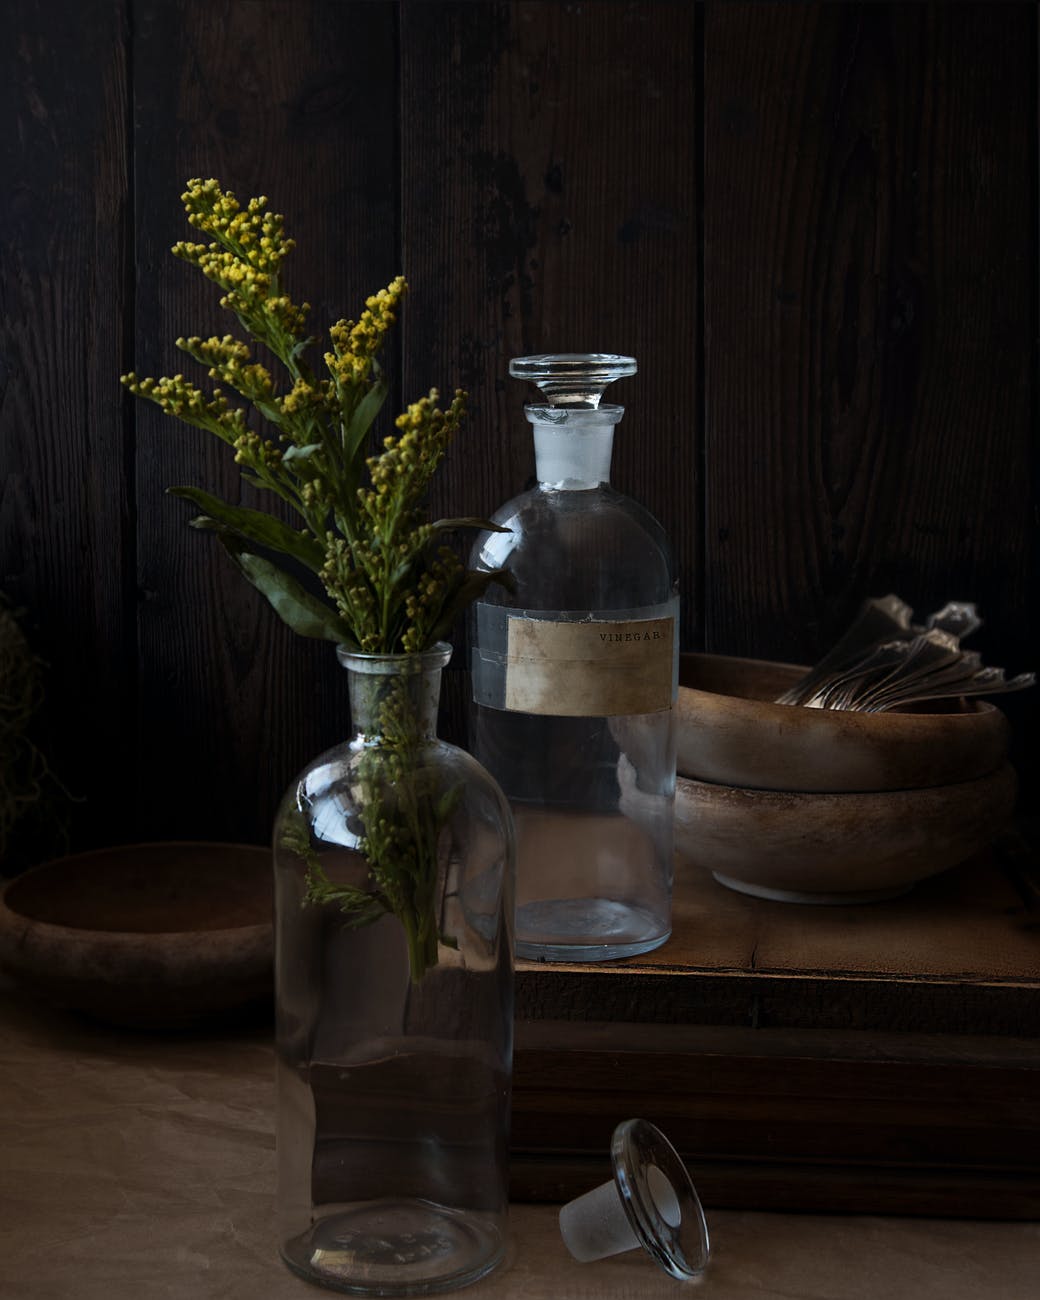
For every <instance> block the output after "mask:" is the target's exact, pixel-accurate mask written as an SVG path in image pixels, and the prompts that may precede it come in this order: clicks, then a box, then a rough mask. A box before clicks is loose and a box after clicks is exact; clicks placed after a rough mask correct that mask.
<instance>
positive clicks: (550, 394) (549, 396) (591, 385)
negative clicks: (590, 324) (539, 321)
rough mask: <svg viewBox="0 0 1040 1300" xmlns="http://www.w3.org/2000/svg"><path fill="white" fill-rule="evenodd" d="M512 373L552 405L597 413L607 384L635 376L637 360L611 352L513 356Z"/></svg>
mask: <svg viewBox="0 0 1040 1300" xmlns="http://www.w3.org/2000/svg"><path fill="white" fill-rule="evenodd" d="M509 373H510V374H511V375H512V376H513V378H514V379H528V380H530V382H531V383H532V384H537V385H538V387H539V388H540V389H541V390H542V393H543V394H544V395H545V398H546V400H547V401H548V403H549V405H550V406H564V407H572V408H575V409H578V410H586V411H595V410H597V409H598V408H599V403H600V398H602V396H603V390H604V389H605V388H606V387H607V385H608V384H612V383H613V382H614V380H615V379H623V378H624V377H625V376H626V375H634V374H635V373H636V360H635V357H619V356H616V355H615V354H614V353H612V352H550V353H545V354H543V355H541V356H537V357H514V358H513V359H512V361H510V363H509Z"/></svg>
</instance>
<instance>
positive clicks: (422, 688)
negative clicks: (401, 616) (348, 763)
mask: <svg viewBox="0 0 1040 1300" xmlns="http://www.w3.org/2000/svg"><path fill="white" fill-rule="evenodd" d="M336 653H337V656H338V658H339V661H340V663H341V664H342V665H343V667H344V668H346V670H347V675H348V687H349V690H350V715H351V721H352V723H353V728H354V732H355V736H354V743H355V744H360V745H380V744H392V745H397V746H402V747H407V746H408V745H410V744H418V743H421V742H423V741H428V740H434V739H435V738H436V735H437V706H438V703H439V701H440V693H441V672H442V670H443V668H444V666H445V664H446V663H447V662H448V660H449V659H450V658H451V646H449V645H446V644H444V643H443V642H441V643H438V644H437V645H436V646H434V647H433V648H432V649H430V650H424V651H422V652H420V653H418V654H396V655H372V654H358V653H355V652H354V651H351V650H348V649H347V648H346V647H344V646H337V647H336Z"/></svg>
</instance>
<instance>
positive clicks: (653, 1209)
mask: <svg viewBox="0 0 1040 1300" xmlns="http://www.w3.org/2000/svg"><path fill="white" fill-rule="evenodd" d="M610 1158H611V1162H612V1163H613V1166H614V1177H613V1179H612V1180H611V1181H610V1182H609V1183H604V1184H603V1185H602V1187H596V1188H594V1189H593V1190H592V1191H591V1192H586V1193H585V1194H584V1196H579V1197H577V1199H575V1200H573V1201H570V1202H569V1203H568V1204H567V1205H565V1206H564V1207H563V1209H562V1210H561V1211H560V1232H561V1234H562V1235H563V1240H564V1244H565V1245H566V1247H567V1249H568V1250H569V1251H570V1253H571V1254H572V1255H573V1256H574V1258H575V1259H577V1260H580V1261H581V1262H582V1263H583V1264H584V1263H588V1262H590V1261H591V1260H594V1259H606V1258H607V1257H608V1256H610V1255H620V1254H621V1253H622V1251H626V1250H633V1249H634V1248H635V1247H636V1246H642V1248H643V1249H644V1250H645V1251H646V1253H647V1254H648V1255H649V1256H650V1258H651V1259H652V1260H653V1261H654V1263H655V1264H657V1265H658V1266H659V1267H661V1268H663V1269H664V1271H665V1272H666V1273H668V1274H670V1275H671V1276H672V1277H674V1278H677V1279H678V1280H679V1281H680V1282H687V1281H690V1280H692V1279H693V1278H697V1277H700V1275H701V1274H702V1273H703V1272H704V1270H705V1269H706V1268H707V1266H708V1257H709V1254H710V1251H711V1247H710V1244H709V1242H708V1225H707V1224H706V1223H705V1221H704V1210H703V1209H702V1208H701V1203H700V1198H699V1197H698V1195H697V1192H696V1189H695V1188H694V1186H693V1183H692V1182H691V1181H690V1175H689V1173H688V1172H687V1170H686V1166H685V1165H684V1164H683V1162H682V1160H680V1158H679V1155H678V1153H677V1152H676V1150H675V1148H674V1147H673V1146H672V1144H671V1143H670V1142H669V1141H668V1139H667V1138H666V1137H665V1135H664V1134H663V1133H662V1132H661V1130H660V1129H658V1128H655V1127H654V1125H653V1124H648V1123H647V1122H646V1120H643V1119H627V1120H625V1121H624V1123H622V1124H619V1125H618V1126H617V1128H616V1129H615V1130H614V1137H613V1140H612V1142H611V1146H610Z"/></svg>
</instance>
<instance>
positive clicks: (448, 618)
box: [430, 569, 516, 643]
mask: <svg viewBox="0 0 1040 1300" xmlns="http://www.w3.org/2000/svg"><path fill="white" fill-rule="evenodd" d="M493 582H497V583H498V584H499V585H500V586H502V587H505V588H506V590H507V591H515V590H516V581H515V579H514V578H513V575H512V574H511V573H510V572H509V570H508V569H488V570H486V571H485V570H482V569H481V570H478V569H467V570H466V571H465V574H464V575H463V576H462V578H461V579H460V581H459V583H458V585H457V586H456V588H455V590H454V591H453V592H452V593H451V594H450V595H449V596H447V597H445V600H444V604H443V605H442V607H441V615H440V618H439V619H438V620H437V623H436V626H435V627H434V628H433V630H432V632H431V634H430V641H431V643H432V642H434V641H440V640H443V638H444V637H446V636H447V635H448V633H449V632H450V631H451V628H452V624H453V623H454V622H455V620H456V618H457V617H458V616H459V614H461V613H462V611H463V610H464V609H465V608H466V607H467V606H468V605H471V604H472V603H473V601H475V600H477V599H479V598H480V597H481V596H482V595H483V594H484V592H485V591H486V590H487V589H488V587H490V586H491V584H492V583H493Z"/></svg>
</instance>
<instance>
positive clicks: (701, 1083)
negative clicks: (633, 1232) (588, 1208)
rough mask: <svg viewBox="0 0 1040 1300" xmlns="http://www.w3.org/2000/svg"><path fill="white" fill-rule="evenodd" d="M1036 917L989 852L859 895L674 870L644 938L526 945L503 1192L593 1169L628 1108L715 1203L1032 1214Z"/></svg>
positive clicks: (1035, 1200)
mask: <svg viewBox="0 0 1040 1300" xmlns="http://www.w3.org/2000/svg"><path fill="white" fill-rule="evenodd" d="M1036 917H1037V911H1036V900H1035V899H1034V898H1033V897H1032V896H1031V892H1030V890H1029V887H1028V881H1026V880H1020V879H1019V878H1018V875H1017V873H1016V871H1015V869H1014V867H1009V868H1007V869H1006V870H1004V869H1001V868H1000V867H998V866H997V865H996V864H994V863H993V862H976V863H973V864H969V865H968V866H966V867H964V868H960V869H958V870H956V871H953V872H949V873H947V874H946V875H945V876H940V877H937V878H936V879H935V880H933V881H930V882H927V883H925V884H923V885H920V886H918V887H917V889H915V890H914V891H913V892H912V893H911V894H909V895H907V897H906V898H905V899H903V900H895V901H890V902H888V903H884V904H879V905H874V906H863V907H838V908H819V907H817V908H813V907H804V906H801V907H799V906H789V905H785V904H779V903H768V902H764V901H762V900H758V899H751V898H747V897H745V896H743V895H740V894H735V893H732V892H730V891H728V890H724V889H722V887H721V886H718V885H716V884H715V883H714V882H713V881H712V880H711V879H710V877H707V876H706V874H703V873H702V874H700V875H697V876H692V875H687V876H686V877H684V878H683V879H682V880H681V881H680V882H679V887H678V891H677V906H676V926H675V933H674V935H673V937H672V939H671V941H670V942H669V943H668V944H667V945H665V947H663V948H661V949H659V950H658V951H657V952H656V953H651V954H648V955H647V956H645V957H642V958H638V959H635V960H634V961H630V962H625V963H617V964H612V965H610V966H603V967H598V968H597V967H594V966H587V967H582V968H572V967H558V966H557V967H542V966H536V965H533V964H525V965H523V966H522V967H521V970H520V972H519V975H518V988H519V1017H520V1019H519V1022H518V1027H517V1044H516V1076H515V1083H514V1102H513V1129H512V1141H513V1149H514V1167H513V1182H514V1192H515V1194H516V1195H517V1196H519V1197H521V1198H526V1199H533V1200H540V1199H547V1200H557V1199H561V1198H565V1197H568V1196H571V1195H575V1194H577V1193H578V1192H579V1191H581V1190H582V1188H583V1187H588V1186H590V1185H592V1184H594V1182H595V1179H596V1178H597V1177H598V1176H599V1175H600V1174H601V1173H604V1161H605V1155H606V1152H607V1151H608V1149H609V1141H610V1134H611V1132H612V1130H613V1128H614V1126H615V1125H616V1124H617V1123H618V1122H620V1121H621V1120H622V1119H627V1118H630V1117H631V1116H633V1115H641V1116H643V1117H644V1118H646V1119H649V1120H650V1121H651V1122H654V1123H657V1124H658V1125H659V1126H660V1127H661V1128H662V1129H663V1130H664V1131H665V1132H666V1133H667V1134H668V1135H669V1137H670V1139H671V1140H672V1142H673V1143H674V1144H675V1145H676V1147H677V1148H678V1149H679V1151H680V1152H681V1153H682V1155H683V1156H684V1158H685V1159H686V1160H687V1161H688V1163H689V1164H690V1166H691V1168H692V1169H693V1170H694V1172H695V1175H696V1177H697V1181H698V1185H699V1187H700V1189H701V1192H702V1195H703V1196H704V1198H705V1200H706V1201H707V1202H708V1203H709V1204H713V1205H730V1206H742V1207H750V1206H755V1207H757V1208H776V1209H780V1208H789V1209H790V1208H799V1209H803V1210H827V1209H833V1210H844V1211H855V1212H894V1213H910V1214H914V1213H926V1214H952V1215H966V1216H972V1217H978V1216H992V1217H998V1218H999V1217H1021V1218H1029V1217H1034V1216H1035V1215H1037V1214H1038V1213H1040V1197H1038V1193H1037V1188H1038V1187H1040V1104H1038V1097H1040V1091H1038V1087H1040V1048H1038V1046H1037V1043H1038V1040H1040V1023H1038V1017H1040V937H1038V933H1037V927H1036ZM604 1176H605V1173H604Z"/></svg>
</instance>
